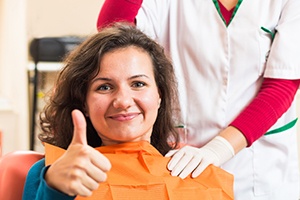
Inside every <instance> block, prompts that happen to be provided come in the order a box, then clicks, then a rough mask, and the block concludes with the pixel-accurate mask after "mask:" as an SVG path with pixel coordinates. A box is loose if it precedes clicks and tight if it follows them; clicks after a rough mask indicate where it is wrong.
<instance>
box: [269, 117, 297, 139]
mask: <svg viewBox="0 0 300 200" xmlns="http://www.w3.org/2000/svg"><path fill="white" fill-rule="evenodd" d="M297 120H298V118H296V119H294V120H293V121H291V122H289V123H288V124H286V125H284V126H282V127H279V128H277V129H274V130H271V131H268V132H267V133H265V135H271V134H275V133H280V132H283V131H286V130H288V129H290V128H292V127H293V126H295V124H296V122H297Z"/></svg>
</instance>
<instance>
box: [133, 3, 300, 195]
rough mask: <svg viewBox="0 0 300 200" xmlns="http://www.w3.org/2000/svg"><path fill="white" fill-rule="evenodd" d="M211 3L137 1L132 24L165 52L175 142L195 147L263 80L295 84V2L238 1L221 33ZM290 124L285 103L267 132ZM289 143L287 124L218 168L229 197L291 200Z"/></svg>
mask: <svg viewBox="0 0 300 200" xmlns="http://www.w3.org/2000/svg"><path fill="white" fill-rule="evenodd" d="M215 3H216V1H212V0H144V1H143V4H142V8H141V9H140V10H139V13H138V15H137V18H136V19H137V26H138V27H139V28H140V29H141V30H143V31H144V32H146V33H147V34H148V35H150V36H151V37H153V38H155V39H156V40H157V41H158V42H159V43H161V44H162V45H163V46H164V47H165V49H166V51H167V52H170V55H171V58H172V60H173V63H174V66H175V71H176V76H177V78H178V81H179V93H180V102H181V110H182V122H183V124H184V125H185V131H184V134H183V140H184V141H185V142H187V143H188V144H190V145H194V146H197V147H201V146H202V145H204V144H205V143H207V142H208V141H209V140H210V139H212V138H213V137H214V136H216V135H217V134H218V133H219V132H220V130H221V129H223V128H225V127H226V126H228V124H229V123H230V122H232V120H233V119H234V118H235V117H236V116H237V115H238V114H239V113H240V112H241V111H242V109H243V108H244V107H245V106H246V105H247V104H249V102H251V101H252V99H253V98H254V97H255V95H256V94H257V92H258V90H259V88H260V85H261V82H262V79H263V77H269V78H283V79H300V51H299V45H300V0H244V1H242V2H241V1H240V2H239V3H241V4H240V6H239V7H238V10H237V12H236V14H235V16H234V18H233V19H232V21H231V23H230V24H229V26H228V27H227V26H226V25H225V24H224V22H223V20H222V18H221V17H220V14H219V12H218V10H217V9H216V8H217V7H216V6H215ZM263 29H264V30H263ZM275 32H276V36H275V38H274V39H272V35H273V34H274V33H275ZM295 118H296V110H295V103H293V105H292V106H291V108H290V109H289V110H288V111H287V112H286V114H284V116H282V117H281V118H280V119H279V120H278V122H277V123H276V124H275V125H274V126H273V127H272V128H271V129H275V128H278V127H281V126H283V125H285V124H287V123H288V122H290V121H292V120H294V119H295ZM296 145H297V144H296V127H295V126H294V127H293V128H290V129H288V130H286V131H283V132H280V133H277V134H273V135H268V136H263V137H262V138H260V139H259V140H258V141H256V142H255V143H254V144H253V145H252V146H251V147H249V148H246V149H244V150H242V151H241V152H240V153H238V154H237V155H236V156H235V157H234V158H233V159H231V160H230V161H228V162H227V163H225V164H224V165H223V166H222V167H223V168H224V169H225V170H227V171H229V172H231V173H233V174H234V175H235V189H234V190H235V199H241V200H249V199H272V200H274V199H279V200H282V199H287V200H290V199H291V200H293V199H295V200H296V199H298V196H299V184H298V179H299V174H298V159H297V146H296Z"/></svg>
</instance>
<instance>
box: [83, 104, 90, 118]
mask: <svg viewBox="0 0 300 200" xmlns="http://www.w3.org/2000/svg"><path fill="white" fill-rule="evenodd" d="M83 113H84V116H86V117H89V113H88V112H87V106H86V105H85V106H84V108H83Z"/></svg>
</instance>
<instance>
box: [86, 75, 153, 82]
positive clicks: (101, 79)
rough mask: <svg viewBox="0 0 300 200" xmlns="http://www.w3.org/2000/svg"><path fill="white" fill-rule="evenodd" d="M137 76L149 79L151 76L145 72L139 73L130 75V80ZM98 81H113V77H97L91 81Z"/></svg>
mask: <svg viewBox="0 0 300 200" xmlns="http://www.w3.org/2000/svg"><path fill="white" fill-rule="evenodd" d="M135 78H147V79H150V78H149V76H147V75H145V74H137V75H134V76H131V77H129V78H128V80H131V79H135ZM96 81H112V79H111V78H107V77H97V78H95V79H93V80H92V81H91V83H94V82H96Z"/></svg>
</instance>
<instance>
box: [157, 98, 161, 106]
mask: <svg viewBox="0 0 300 200" xmlns="http://www.w3.org/2000/svg"><path fill="white" fill-rule="evenodd" d="M160 103H161V98H159V99H158V104H157V105H158V108H160Z"/></svg>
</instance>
